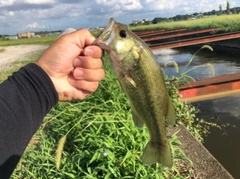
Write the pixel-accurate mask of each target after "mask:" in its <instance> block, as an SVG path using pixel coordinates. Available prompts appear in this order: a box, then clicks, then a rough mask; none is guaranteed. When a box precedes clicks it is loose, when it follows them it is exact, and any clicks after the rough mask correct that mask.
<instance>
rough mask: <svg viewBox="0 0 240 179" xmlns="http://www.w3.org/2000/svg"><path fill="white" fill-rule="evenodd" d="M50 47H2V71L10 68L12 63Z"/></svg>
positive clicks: (0, 54) (0, 53)
mask: <svg viewBox="0 0 240 179" xmlns="http://www.w3.org/2000/svg"><path fill="white" fill-rule="evenodd" d="M47 47H48V45H15V46H5V47H0V49H3V50H1V51H0V71H2V70H4V69H5V68H7V67H8V66H9V64H10V63H12V62H14V61H16V60H21V59H23V58H24V57H26V56H28V55H30V54H33V53H36V52H38V51H40V50H44V49H46V48H47Z"/></svg>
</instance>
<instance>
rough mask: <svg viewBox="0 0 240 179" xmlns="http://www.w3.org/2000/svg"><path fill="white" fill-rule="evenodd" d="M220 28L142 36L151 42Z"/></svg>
mask: <svg viewBox="0 0 240 179" xmlns="http://www.w3.org/2000/svg"><path fill="white" fill-rule="evenodd" d="M216 30H220V28H210V29H202V30H193V31H178V33H174V32H177V31H173V32H169V34H168V33H166V32H165V33H155V34H152V35H151V34H150V35H144V36H140V37H141V38H142V40H143V41H145V42H150V41H156V40H162V39H170V38H176V37H183V36H187V35H196V34H203V33H211V32H213V31H216Z"/></svg>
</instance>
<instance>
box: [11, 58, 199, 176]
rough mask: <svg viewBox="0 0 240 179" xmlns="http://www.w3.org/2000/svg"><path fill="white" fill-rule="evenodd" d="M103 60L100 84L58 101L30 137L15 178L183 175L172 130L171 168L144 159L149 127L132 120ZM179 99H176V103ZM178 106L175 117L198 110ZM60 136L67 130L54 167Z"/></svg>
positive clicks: (191, 113) (107, 63)
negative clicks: (74, 98)
mask: <svg viewBox="0 0 240 179" xmlns="http://www.w3.org/2000/svg"><path fill="white" fill-rule="evenodd" d="M104 61H105V71H106V77H105V79H104V80H103V81H102V82H101V83H100V86H99V88H98V90H97V91H96V92H95V93H94V94H93V95H90V96H88V97H87V98H86V99H85V100H83V101H73V102H64V103H63V102H62V103H59V104H58V105H57V106H56V107H54V108H53V109H52V110H51V112H50V113H49V114H48V115H47V116H46V118H45V119H44V123H43V125H42V127H41V129H40V130H39V131H38V132H37V133H36V135H35V136H34V137H33V140H32V141H35V142H34V143H35V144H30V145H29V147H28V150H26V152H25V154H24V156H23V158H22V159H21V161H20V163H19V165H18V167H17V169H16V170H15V172H14V174H13V176H12V178H13V179H23V178H24V179H25V178H27V179H28V178H29V179H30V178H38V179H47V178H96V179H101V178H104V179H105V178H146V179H148V178H149V179H151V178H156V179H157V178H159V179H162V178H176V179H181V178H187V177H186V175H184V176H181V174H180V173H181V168H178V167H177V163H178V161H179V160H180V159H186V160H188V159H187V157H186V156H185V155H184V153H183V151H182V150H180V148H179V144H180V143H179V141H178V139H177V137H176V136H175V135H173V136H172V137H171V139H170V144H171V149H172V153H173V158H174V163H175V164H176V165H174V166H173V168H172V169H167V168H164V167H162V166H161V165H158V164H155V165H151V166H145V165H143V164H142V162H141V160H140V156H141V153H142V151H143V149H144V148H145V146H146V143H147V141H148V140H149V139H148V131H147V129H146V128H143V129H138V128H136V127H135V126H134V124H133V122H132V116H131V111H130V105H129V102H128V100H127V98H126V97H125V95H124V93H123V92H122V90H121V88H120V86H119V84H118V82H117V79H116V76H115V74H114V73H113V71H112V69H111V67H110V64H109V59H108V57H107V56H105V57H104ZM175 90H176V88H175V89H172V90H171V91H170V93H171V95H173V101H175V100H177V98H179V97H178V95H177V94H175V92H176V91H175ZM174 95H175V96H174ZM178 103H180V102H179V101H175V105H178ZM181 105H182V108H184V107H186V106H185V104H181ZM187 107H188V108H191V107H190V106H187ZM182 112H183V111H182V109H181V110H178V112H177V116H179V117H178V118H184V117H186V115H190V116H189V117H188V119H189V120H193V116H194V115H193V114H194V113H195V112H196V110H195V109H193V110H191V112H190V113H189V114H182ZM63 136H66V142H65V145H64V146H63V149H59V150H62V152H63V153H62V154H63V155H62V160H60V163H59V164H60V167H59V169H57V167H58V166H56V151H57V148H58V142H59V140H60V139H61V138H62V137H63ZM32 143H33V142H32ZM189 172H190V171H189ZM187 175H190V174H187Z"/></svg>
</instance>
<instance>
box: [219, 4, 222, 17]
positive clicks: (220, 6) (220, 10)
mask: <svg viewBox="0 0 240 179" xmlns="http://www.w3.org/2000/svg"><path fill="white" fill-rule="evenodd" d="M219 15H222V5H221V4H220V5H219Z"/></svg>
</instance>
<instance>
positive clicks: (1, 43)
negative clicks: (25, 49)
mask: <svg viewBox="0 0 240 179" xmlns="http://www.w3.org/2000/svg"><path fill="white" fill-rule="evenodd" d="M57 37H58V35H53V36H47V37H40V38H23V39H16V40H5V39H0V46H10V45H23V44H28V45H29V44H51V43H52V42H53V41H54V40H56V38H57Z"/></svg>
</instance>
